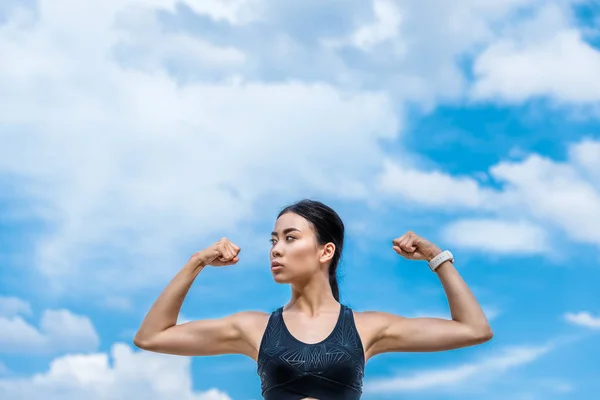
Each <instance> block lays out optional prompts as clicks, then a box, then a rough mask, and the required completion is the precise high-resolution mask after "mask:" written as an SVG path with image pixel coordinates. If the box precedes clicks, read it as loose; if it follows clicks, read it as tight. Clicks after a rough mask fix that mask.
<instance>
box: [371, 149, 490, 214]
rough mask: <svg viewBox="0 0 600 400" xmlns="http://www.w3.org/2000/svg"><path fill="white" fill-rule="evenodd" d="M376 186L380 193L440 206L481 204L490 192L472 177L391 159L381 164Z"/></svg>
mask: <svg viewBox="0 0 600 400" xmlns="http://www.w3.org/2000/svg"><path fill="white" fill-rule="evenodd" d="M377 187H378V189H379V191H380V192H382V193H386V194H390V195H396V196H401V197H403V198H406V199H407V200H410V201H414V202H416V203H419V204H422V205H425V206H434V207H443V208H453V207H461V208H479V207H483V206H484V205H485V204H486V203H487V202H488V201H489V200H490V197H491V196H492V195H493V192H492V191H490V190H487V189H483V188H481V186H480V184H479V183H478V182H477V181H476V180H474V179H472V178H469V177H455V176H452V175H449V174H446V173H444V172H440V171H424V170H419V169H417V168H413V167H408V166H403V165H399V164H396V163H394V162H392V161H390V160H386V162H385V163H384V167H383V171H382V172H381V174H380V175H379V177H378V180H377Z"/></svg>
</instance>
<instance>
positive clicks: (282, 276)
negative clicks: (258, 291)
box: [273, 272, 290, 283]
mask: <svg viewBox="0 0 600 400" xmlns="http://www.w3.org/2000/svg"><path fill="white" fill-rule="evenodd" d="M273 280H274V281H275V282H277V283H290V280H289V279H287V278H286V277H285V274H282V273H281V272H279V273H274V274H273Z"/></svg>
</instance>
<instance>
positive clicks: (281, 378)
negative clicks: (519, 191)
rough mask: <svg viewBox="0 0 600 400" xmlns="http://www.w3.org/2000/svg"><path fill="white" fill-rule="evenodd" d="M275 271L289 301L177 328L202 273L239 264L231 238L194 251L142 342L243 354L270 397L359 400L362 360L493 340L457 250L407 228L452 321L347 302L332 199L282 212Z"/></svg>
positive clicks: (408, 253)
mask: <svg viewBox="0 0 600 400" xmlns="http://www.w3.org/2000/svg"><path fill="white" fill-rule="evenodd" d="M271 242H272V247H271V254H270V259H271V272H272V274H273V278H274V280H275V281H276V282H278V283H288V284H290V286H291V289H292V296H291V299H290V301H289V302H288V304H287V305H286V306H284V307H281V308H279V309H278V310H276V311H275V312H273V313H271V314H267V313H264V312H257V311H244V312H239V313H235V314H233V315H230V316H227V317H224V318H220V319H211V320H201V321H193V322H188V323H185V324H181V325H177V324H176V323H177V316H178V314H179V310H180V308H181V305H182V303H183V300H184V298H185V296H186V294H187V292H188V290H189V288H190V286H191V285H192V282H193V281H194V279H195V278H196V277H197V276H198V274H199V273H200V272H201V271H202V270H203V269H204V268H206V267H207V266H214V267H222V266H227V265H233V264H236V263H237V262H238V260H239V257H238V255H239V252H240V248H239V247H237V246H236V245H234V244H233V243H231V242H230V241H229V240H227V239H225V238H223V239H221V240H219V241H218V242H217V243H215V244H214V245H212V246H210V247H208V248H206V249H205V250H202V251H200V252H198V253H196V254H194V255H193V256H192V257H191V258H190V260H189V261H188V262H187V263H186V264H185V266H184V267H183V269H182V270H181V271H180V272H179V273H178V274H177V276H175V278H174V279H173V280H172V281H171V282H170V283H169V285H168V286H167V287H166V288H165V290H164V291H163V292H162V294H161V295H160V296H159V297H158V299H157V300H156V302H155V303H154V305H153V306H152V308H151V309H150V311H149V312H148V315H147V316H146V318H145V319H144V321H143V322H142V325H141V327H140V329H139V331H138V332H137V334H136V336H135V339H134V343H135V345H136V346H138V347H140V348H142V349H145V350H149V351H154V352H160V353H169V354H179V355H188V356H207V355H216V354H244V355H246V356H248V357H251V358H252V359H253V360H255V361H256V362H257V364H258V374H259V376H260V378H261V386H262V394H263V396H264V398H265V399H267V400H271V399H276V400H288V399H293V400H299V399H308V398H316V399H321V400H328V399H344V400H347V399H359V398H360V395H361V393H362V379H363V374H364V366H365V363H366V361H367V360H369V359H370V358H372V357H373V356H375V355H377V354H381V353H387V352H400V351H439V350H448V349H455V348H459V347H465V346H471V345H475V344H479V343H483V342H485V341H488V340H490V339H491V338H492V331H491V329H490V326H489V324H488V322H487V320H486V317H485V315H484V313H483V311H482V309H481V307H480V306H479V304H478V303H477V300H475V298H474V297H473V294H472V293H471V291H470V290H469V288H468V287H467V285H466V284H465V282H464V281H463V280H462V278H461V277H460V275H459V274H458V272H457V271H456V269H455V268H454V266H453V264H452V263H453V259H452V255H451V254H450V253H449V252H447V251H446V252H442V251H441V249H439V248H438V247H437V246H435V245H434V244H432V243H431V242H429V241H427V240H425V239H423V238H421V237H419V236H417V235H415V234H414V233H412V232H408V233H406V234H405V235H403V236H400V237H399V238H397V239H394V240H393V241H392V243H393V249H394V250H395V251H396V252H397V253H398V254H399V255H401V256H403V257H405V258H407V259H409V260H425V261H428V262H429V266H430V267H431V269H432V270H434V271H435V272H436V273H437V275H438V277H439V278H440V280H441V282H442V285H443V287H444V290H445V291H446V294H447V296H448V302H449V304H450V311H451V314H452V319H451V320H445V319H438V318H403V317H400V316H397V315H393V314H389V313H384V312H377V311H367V312H354V311H352V310H351V309H350V308H348V307H347V306H345V305H343V304H340V302H339V291H338V285H337V280H336V270H337V266H338V262H339V260H340V256H341V254H342V247H343V243H344V224H343V222H342V220H341V219H340V217H339V216H338V214H337V213H336V212H335V211H334V210H332V209H331V208H329V207H328V206H326V205H325V204H323V203H321V202H317V201H312V200H302V201H300V202H297V203H295V204H292V205H290V206H288V207H286V208H284V209H283V210H282V211H281V212H280V214H279V215H278V217H277V221H276V223H275V229H274V231H273V232H272V233H271Z"/></svg>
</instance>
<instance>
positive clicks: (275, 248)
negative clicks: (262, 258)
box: [271, 244, 281, 258]
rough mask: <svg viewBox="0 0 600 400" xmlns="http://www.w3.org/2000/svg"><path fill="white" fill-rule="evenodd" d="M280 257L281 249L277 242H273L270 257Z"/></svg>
mask: <svg viewBox="0 0 600 400" xmlns="http://www.w3.org/2000/svg"><path fill="white" fill-rule="evenodd" d="M277 257H281V250H279V247H278V244H275V245H274V246H273V248H272V249H271V258H277Z"/></svg>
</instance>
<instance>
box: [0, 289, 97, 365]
mask: <svg viewBox="0 0 600 400" xmlns="http://www.w3.org/2000/svg"><path fill="white" fill-rule="evenodd" d="M19 301H20V302H21V303H22V304H23V305H26V306H27V307H20V310H18V311H19V313H21V312H22V310H25V311H27V312H28V313H29V312H30V308H29V304H28V303H26V302H24V301H22V300H19ZM99 342H100V339H99V337H98V334H97V333H96V329H95V328H94V326H93V324H92V322H91V321H90V319H89V318H88V317H86V316H81V315H76V314H73V313H71V312H70V311H68V310H45V311H44V312H43V314H42V318H41V321H40V324H39V328H37V327H35V326H33V325H32V324H30V323H29V322H27V321H26V320H25V318H23V316H21V315H17V313H13V314H12V315H5V316H0V352H3V353H42V354H50V353H58V352H64V351H93V350H96V349H97V348H98V345H99Z"/></svg>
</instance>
